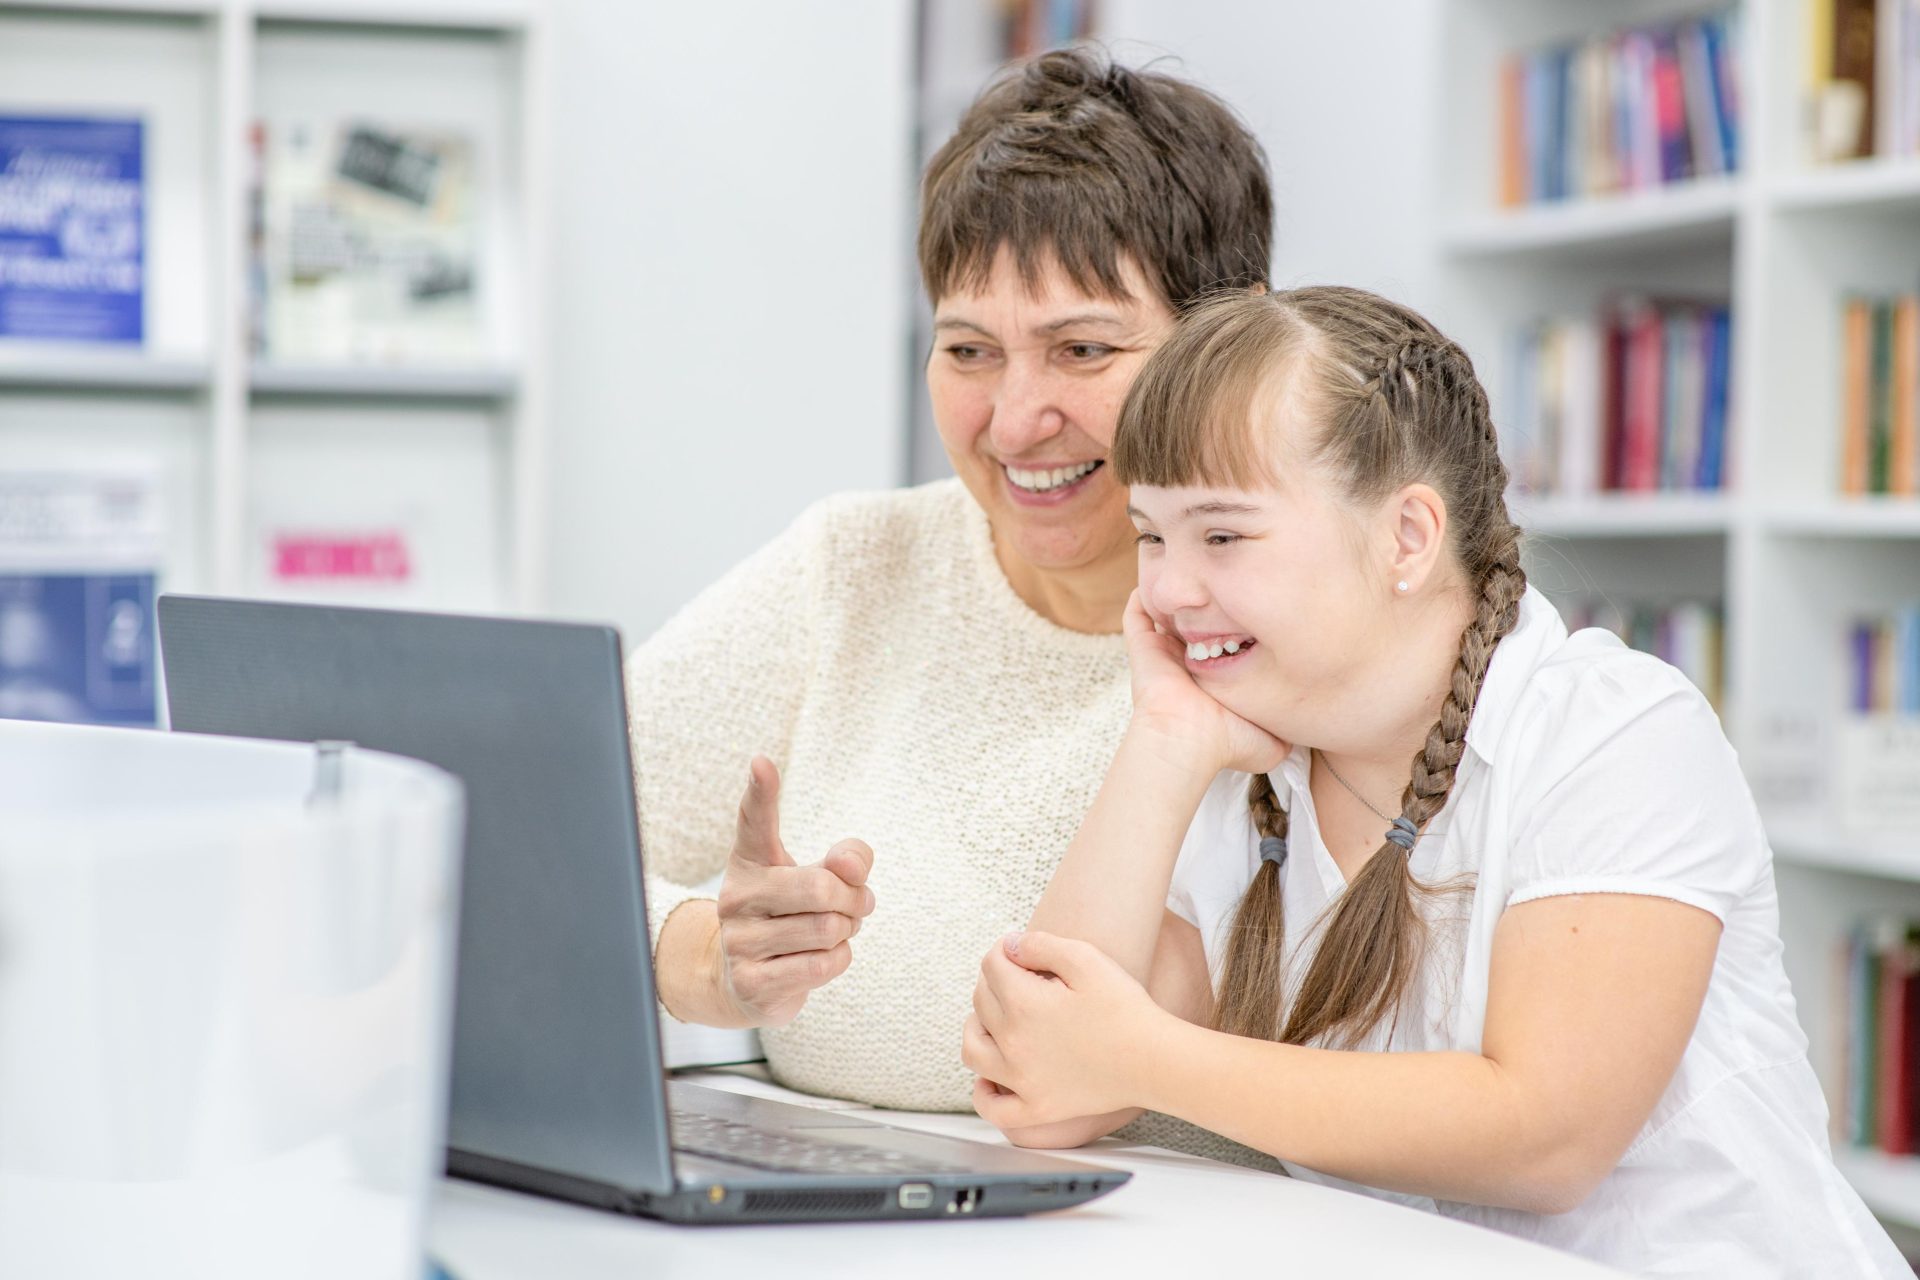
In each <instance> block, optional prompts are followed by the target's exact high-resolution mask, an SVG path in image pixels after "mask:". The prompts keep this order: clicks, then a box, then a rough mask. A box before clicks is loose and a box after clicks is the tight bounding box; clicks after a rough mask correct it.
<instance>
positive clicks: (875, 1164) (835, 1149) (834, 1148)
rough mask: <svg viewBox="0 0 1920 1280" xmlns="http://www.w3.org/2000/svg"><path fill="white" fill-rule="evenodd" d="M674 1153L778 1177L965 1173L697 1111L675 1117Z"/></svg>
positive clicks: (952, 1167) (917, 1159) (876, 1149)
mask: <svg viewBox="0 0 1920 1280" xmlns="http://www.w3.org/2000/svg"><path fill="white" fill-rule="evenodd" d="M673 1145H674V1148H675V1150H679V1151H689V1152H692V1153H693V1154H695V1155H701V1156H712V1157H713V1158H715V1159H717V1160H731V1161H732V1162H733V1163H735V1164H744V1165H747V1166H749V1167H750V1168H754V1169H771V1170H773V1171H775V1172H778V1173H853V1174H880V1175H883V1176H884V1175H888V1174H899V1175H903V1176H904V1175H907V1174H938V1173H965V1172H966V1170H965V1169H963V1168H961V1167H960V1166H958V1165H948V1164H941V1163H939V1162H938V1161H933V1160H928V1159H926V1158H925V1157H920V1156H908V1155H903V1154H901V1153H900V1152H898V1151H888V1150H887V1149H885V1148H884V1147H868V1146H860V1145H856V1144H855V1143H851V1142H835V1141H829V1140H824V1139H807V1138H801V1137H796V1136H795V1135H793V1134H791V1133H782V1132H779V1131H777V1130H773V1129H756V1128H754V1127H753V1126H752V1125H745V1124H739V1123H736V1122H734V1121H732V1120H722V1119H720V1118H719V1117H717V1116H710V1115H703V1114H702V1113H700V1112H697V1111H681V1110H679V1109H677V1108H676V1109H675V1110H674V1112H673Z"/></svg>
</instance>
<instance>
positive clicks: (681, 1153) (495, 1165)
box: [159, 595, 1131, 1223]
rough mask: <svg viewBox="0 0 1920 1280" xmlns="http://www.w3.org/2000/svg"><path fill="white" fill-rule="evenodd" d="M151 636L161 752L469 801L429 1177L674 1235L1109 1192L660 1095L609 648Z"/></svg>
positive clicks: (308, 618)
mask: <svg viewBox="0 0 1920 1280" xmlns="http://www.w3.org/2000/svg"><path fill="white" fill-rule="evenodd" d="M159 615H160V649H161V662H162V668H163V672H164V679H165V685H166V691H167V707H168V715H169V723H170V724H171V727H172V728H173V729H175V730H179V731H182V732H188V733H221V734H237V735H241V736H245V737H252V738H278V739H289V740H293V741H300V742H321V741H346V742H351V743H355V744H358V745H360V746H363V747H369V748H375V749H378V750H381V751H390V752H394V753H396V754H399V755H403V756H412V757H415V758H417V759H421V760H425V761H428V762H430V763H432V764H437V765H439V766H441V767H442V768H444V769H447V770H448V771H450V772H452V773H454V774H456V775H457V776H459V777H460V778H461V779H462V780H463V781H464V782H465V783H466V788H467V799H468V810H469V811H468V816H467V851H466V862H465V869H464V873H463V882H462V888H461V901H460V918H459V942H458V968H457V970H456V977H455V998H454V1026H453V1068H452V1081H451V1089H450V1105H449V1114H448V1120H447V1171H448V1173H450V1174H451V1175H453V1176H455V1177H460V1178H466V1179H470V1180H474V1181H479V1182H486V1183H492V1184H495V1185H498V1186H502V1187H509V1188H512V1189H514V1190H517V1191H526V1192H532V1193H535V1194H538V1195H544V1196H551V1197H556V1198H559V1199H563V1200H570V1201H574V1202H576V1203H579V1204H585V1205H593V1206H597V1207H599V1208H603V1209H609V1210H614V1211H616V1212H621V1213H632V1214H640V1215H644V1216H646V1217H651V1218H661V1219H666V1220H668V1221H672V1222H685V1223H725V1222H800V1221H818V1220H835V1221H846V1220H866V1219H894V1218H942V1219H945V1218H962V1217H976V1218H978V1217H1000V1216H1007V1215H1017V1214H1026V1213H1034V1212H1039V1211H1042V1210H1048V1209H1060V1208H1065V1207H1068V1206H1071V1205H1077V1204H1083V1203H1085V1202H1086V1201H1088V1200H1091V1199H1093V1198H1095V1197H1096V1196H1100V1195H1104V1194H1106V1193H1107V1192H1110V1191H1112V1190H1113V1189H1114V1188H1116V1187H1118V1186H1120V1185H1121V1184H1122V1183H1124V1182H1126V1181H1127V1180H1128V1178H1129V1177H1131V1175H1130V1174H1128V1173H1126V1172H1124V1171H1118V1170H1112V1169H1102V1168H1097V1167H1094V1166H1091V1165H1086V1164H1081V1163H1079V1162H1076V1161H1070V1160H1062V1159H1059V1158H1057V1157H1053V1156H1047V1155H1040V1154H1036V1153H1033V1152H1028V1151H1023V1150H1019V1149H1017V1148H1012V1147H1003V1146H993V1145H988V1144H985V1143H978V1142H969V1141H966V1140H963V1139H958V1138H947V1137H939V1136H934V1135H929V1134H922V1133H916V1132H913V1131H911V1130H906V1129H901V1128H898V1127H895V1126H890V1125H885V1124H881V1123H877V1122H875V1121H871V1120H867V1119H863V1118H861V1117H858V1116H850V1115H846V1114H843V1113H838V1112H832V1111H818V1110H814V1109H811V1108H807V1107H800V1106H793V1105H789V1104H786V1103H778V1102H773V1101H769V1100H766V1099H762V1098H753V1097H747V1096H743V1095H740V1094H735V1093H731V1092H728V1091H725V1090H720V1089H712V1088H707V1087H703V1086H700V1085H696V1084H692V1083H689V1082H685V1081H673V1080H669V1079H667V1076H666V1072H665V1070H664V1069H663V1066H662V1063H661V1056H660V1025H659V1016H658V1013H657V1010H656V1006H655V996H654V982H653V971H652V956H651V948H650V946H649V943H648V938H647V924H646V921H647V915H646V905H645V902H644V899H643V893H644V889H643V881H642V876H641V870H640V868H641V854H642V851H641V848H640V830H639V820H638V815H637V813H636V810H635V803H634V791H633V769H632V762H631V756H630V747H629V741H628V736H627V732H628V730H627V710H626V687H625V680H624V679H623V677H622V673H621V652H622V651H621V642H620V636H619V634H618V632H616V631H615V630H614V629H613V628H611V627H602V626H580V625H573V624H566V623H554V622H535V621H524V620H519V619H508V618H490V617H462V616H452V615H445V614H426V613H409V612H400V611H394V610H380V609H354V608H342V607H333V606H323V605H302V604H282V603H273V602H266V601H254V600H226V599H212V598H204V597H199V598H196V597H190V596H179V595H166V596H162V597H161V598H160V601H159ZM954 1036H955V1041H956V1048H955V1052H958V1047H957V1044H958V1038H959V1029H958V1028H955V1032H954Z"/></svg>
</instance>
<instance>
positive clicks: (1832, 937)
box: [1438, 0, 1920, 1228]
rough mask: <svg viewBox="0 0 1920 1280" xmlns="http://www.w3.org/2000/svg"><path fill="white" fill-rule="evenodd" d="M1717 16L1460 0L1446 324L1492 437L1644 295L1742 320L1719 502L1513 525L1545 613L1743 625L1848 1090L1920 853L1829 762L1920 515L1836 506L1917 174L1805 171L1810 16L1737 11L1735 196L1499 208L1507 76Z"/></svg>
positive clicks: (1756, 781)
mask: <svg viewBox="0 0 1920 1280" xmlns="http://www.w3.org/2000/svg"><path fill="white" fill-rule="evenodd" d="M1724 7H1727V6H1724V5H1715V4H1712V3H1710V2H1709V3H1702V0H1610V2H1609V3H1604V4H1590V5H1543V4H1538V3H1531V2H1529V0H1447V13H1446V15H1445V28H1446V31H1447V40H1446V44H1445V47H1444V49H1442V50H1441V51H1440V54H1439V56H1440V57H1441V65H1440V70H1439V83H1440V86H1441V90H1442V95H1443V97H1444V99H1445V101H1446V104H1447V106H1446V112H1445V116H1444V119H1443V125H1442V129H1443V135H1444V143H1445V145H1444V146H1443V147H1442V152H1443V154H1444V155H1445V156H1446V160H1447V163H1446V166H1445V169H1444V175H1443V179H1442V189H1443V198H1444V201H1445V206H1444V209H1443V211H1442V216H1441V218H1440V219H1439V221H1438V225H1439V227H1440V228H1441V230H1440V232H1439V234H1438V239H1439V248H1440V251H1441V255H1442V258H1443V263H1444V265H1443V268H1442V288H1441V291H1440V297H1441V298H1442V299H1443V304H1444V305H1443V309H1442V314H1441V315H1440V316H1439V317H1438V318H1439V319H1440V321H1441V323H1442V324H1443V325H1444V326H1446V327H1448V328H1450V330H1451V331H1453V332H1456V333H1457V334H1458V335H1459V336H1460V337H1461V338H1462V339H1463V340H1465V341H1466V343H1467V345H1468V348H1469V350H1471V351H1473V352H1474V354H1475V359H1476V363H1477V364H1478V365H1479V366H1480V367H1481V370H1482V373H1483V376H1484V379H1485V381H1486V382H1487V385H1488V389H1489V393H1490V395H1491V396H1492V398H1493V402H1494V411H1495V417H1496V420H1499V419H1500V413H1501V402H1502V399H1503V395H1504V393H1505V392H1506V390H1507V388H1508V386H1509V385H1510V373H1511V371H1510V369H1509V367H1508V364H1507V360H1508V358H1509V357H1508V350H1509V343H1508V339H1509V337H1510V335H1511V334H1512V333H1513V332H1515V331H1516V330H1517V329H1518V327H1519V326H1520V325H1522V324H1523V323H1525V322H1527V321H1529V320H1533V319H1536V318H1539V317H1543V316H1576V315H1591V314H1593V312H1594V310H1595V308H1596V307H1597V305H1598V304H1599V303H1600V302H1601V300H1602V299H1603V298H1605V297H1607V296H1608V295H1610V294H1614V293H1619V292H1626V291H1635V292H1644V293H1650V294H1654V295H1668V296H1672V295H1676V294H1679V295H1690V296H1714V297H1722V298H1726V299H1729V300H1730V302H1731V306H1732V309H1733V315H1734V321H1733V324H1734V342H1735V348H1734V368H1733V395H1732V399H1733V414H1732V429H1731V435H1730V440H1729V460H1730V475H1731V485H1730V487H1729V488H1728V490H1727V491H1726V492H1725V493H1722V494H1659V495H1652V496H1645V497H1642V496H1626V495H1614V494H1602V495H1598V496H1594V497H1586V498H1551V497H1535V496H1529V495H1518V496H1516V498H1515V500H1514V508H1515V511H1516V515H1517V516H1518V518H1519V519H1520V520H1521V522H1522V524H1523V525H1526V526H1528V527H1529V530H1530V532H1531V533H1532V535H1533V537H1532V538H1531V539H1530V541H1531V546H1530V550H1529V555H1530V561H1531V563H1530V572H1531V573H1532V575H1533V576H1534V578H1535V580H1536V581H1537V582H1539V584H1540V585H1541V586H1542V588H1543V589H1545V590H1547V591H1548V592H1549V593H1550V594H1552V593H1554V592H1555V591H1560V592H1564V593H1567V594H1570V595H1588V594H1593V593H1595V592H1599V593H1602V594H1605V595H1609V596H1613V597H1616V598H1618V599H1619V600H1621V601H1623V602H1640V601H1646V602H1650V603H1660V602H1664V601H1667V600H1670V599H1684V598H1699V599H1717V600H1720V601H1722V602H1724V608H1725V616H1726V643H1727V654H1726V669H1727V688H1726V697H1725V705H1724V706H1723V707H1722V716H1723V719H1724V721H1725V722H1726V724H1727V726H1728V730H1729V733H1730V734H1731V735H1732V737H1733V739H1734V742H1735V743H1736V745H1738V746H1739V747H1740V749H1741V754H1742V761H1743V764H1744V765H1745V768H1746V771H1747V774H1748V778H1749V781H1750V782H1751V783H1752V785H1753V788H1754V792H1755V795H1756V797H1757V799H1758V800H1759V802H1760V804H1761V807H1762V810H1763V812H1764V813H1765V814H1766V816H1767V821H1768V829H1769V833H1770V837H1771V840H1772V843H1773V847H1774V853H1775V874H1776V877H1777V879H1778V882H1779V887H1780V901H1781V929H1782V933H1783V935H1784V937H1785V939H1786V945H1787V963H1788V969H1789V973H1790V976H1791V977H1792V980H1793V984H1794V992H1795V996H1796V999H1797V1000H1798V1003H1799V1007H1800V1011H1801V1017H1802V1023H1803V1025H1804V1026H1805V1028H1806V1029H1807V1032H1808V1035H1809V1037H1810V1038H1811V1040H1812V1042H1813V1052H1814V1064H1815V1066H1816V1068H1817V1069H1818V1070H1819V1071H1820V1074H1821V1076H1822V1078H1823V1080H1826V1081H1828V1082H1829V1086H1830V1087H1831V1082H1832V1081H1834V1080H1835V1079H1836V1078H1837V1070H1838V1063H1837V1062H1836V1061H1835V1049H1836V1047H1837V1046H1836V1044H1835V1039H1836V1037H1835V1032H1834V1023H1835V1019H1836V1018H1837V1017H1838V1012H1837V1010H1836V1009H1835V1007H1834V990H1833V984H1834V977H1833V970H1834V966H1835V963H1836V961H1835V948H1836V947H1837V945H1838V943H1839V940H1840V938H1841V937H1842V935H1843V934H1844V932H1845V930H1846V929H1847V928H1848V927H1849V925H1851V924H1852V923H1854V922H1855V921H1856V920H1858V919H1860V918H1861V917H1863V916H1867V915H1872V914H1878V913H1899V914H1910V915H1913V916H1915V917H1916V918H1920V832H1914V831H1884V830H1881V831H1848V830H1844V829H1842V828H1841V827H1840V826H1839V825H1838V824H1837V823H1836V822H1835V821H1834V820H1833V818H1832V815H1831V812H1830V809H1829V807H1828V805H1827V803H1826V801H1825V800H1824V798H1823V790H1824V788H1825V786H1826V783H1827V779H1826V778H1825V777H1824V776H1823V772H1824V765H1823V761H1824V758H1825V757H1824V755H1823V752H1822V748H1821V742H1822V740H1823V738H1824V737H1825V734H1826V732H1827V731H1828V730H1830V729H1831V727H1832V726H1833V724H1834V722H1835V721H1836V720H1837V719H1838V718H1839V716H1840V715H1841V714H1842V713H1843V709H1844V707H1845V705H1846V704H1845V696H1846V694H1845V683H1844V682H1845V650H1844V638H1845V627H1846V625H1847V623H1848V621H1849V620H1850V619H1852V618H1853V617H1855V616H1857V615H1862V614H1870V613H1877V612H1881V611H1884V610H1887V609H1890V608H1892V607H1895V606H1896V605H1898V604H1900V603H1904V602H1911V601H1913V600H1915V599H1920V502H1915V501H1912V500H1900V499H1889V498H1876V499H1862V500H1849V499H1843V498H1842V497H1840V496H1839V482H1838V474H1839V459H1840V451H1841V450H1840V433H1839V425H1838V420H1839V407H1840V402H1841V400H1840V364H1839V362H1840V350H1839V328H1840V323H1839V314H1840V299H1841V295H1842V294H1843V293H1844V292H1847V291H1851V290H1860V291H1891V290H1899V289H1912V288H1914V287H1915V286H1916V284H1920V160H1912V159H1904V160H1872V161H1862V162H1857V163H1853V164H1849V165H1845V166H1837V167H1828V168H1814V167H1812V166H1811V165H1810V163H1809V161H1808V159H1807V157H1806V155H1805V152H1804V150H1803V149H1802V145H1801V142H1800V137H1799V133H1798V119H1797V113H1798V110H1799V94H1800V79H1799V77H1800V75H1801V73H1802V68H1803V66H1804V63H1805V59H1804V57H1803V56H1802V49H1801V41H1802V40H1803V39H1804V36H1805V31H1806V27H1807V22H1806V16H1805V12H1804V9H1803V6H1802V0H1742V2H1741V3H1740V4H1739V5H1738V7H1739V9H1740V11H1741V21H1742V24H1743V27H1744V31H1743V38H1744V41H1745V45H1744V54H1745V63H1744V66H1743V69H1742V83H1741V95H1742V103H1743V109H1744V110H1745V112H1746V119H1745V121H1744V123H1743V131H1742V146H1743V149H1744V155H1743V157H1742V165H1743V171H1742V172H1741V173H1740V174H1739V175H1737V176H1735V177H1731V178H1722V179H1715V180H1711V181H1702V182H1693V183H1686V184H1681V185H1676V186H1673V187H1670V188H1667V189H1663V190H1656V191H1652V192H1647V193H1644V194H1638V195H1634V196H1628V197H1620V198H1615V199H1607V200H1582V201H1572V202H1567V203H1564V204H1559V205H1554V206H1546V207H1536V208H1524V209H1518V210H1499V209H1496V208H1495V199H1494V195H1495V191H1496V163H1497V157H1498V150H1497V142H1498V138H1497V126H1496V120H1497V115H1496V106H1497V104H1496V100H1495V93H1496V91H1497V85H1498V76H1497V71H1498V67H1499V59H1500V57H1501V56H1502V55H1503V54H1505V53H1507V52H1509V51H1514V50H1530V49H1535V48H1539V47H1542V46H1545V45H1548V44H1552V43H1555V42H1558V41H1562V40H1567V39H1574V38H1579V37H1583V36H1587V35H1595V34H1602V33H1605V32H1607V31H1610V30H1612V29H1615V28H1618V27H1622V26H1628V25H1634V24H1640V23H1646V22H1653V21H1660V20H1664V19H1667V18H1679V17H1688V16H1694V15H1698V14H1700V13H1703V12H1709V11H1713V10H1715V9H1718V8H1724ZM1836 1154H1837V1157H1838V1159H1839V1161H1840V1164H1841V1167H1842V1169H1843V1170H1845V1172H1846V1174H1847V1176H1848V1177H1849V1178H1850V1179H1852V1180H1853V1182H1854V1184H1855V1185H1856V1186H1857V1187H1859V1189H1860V1191H1861V1194H1862V1196H1863V1197H1864V1198H1865V1199H1866V1200H1867V1202H1868V1203H1869V1204H1870V1205H1871V1206H1872V1207H1873V1209H1874V1211H1875V1212H1876V1213H1877V1214H1879V1215H1880V1216H1881V1217H1882V1218H1883V1219H1884V1220H1886V1221H1888V1222H1889V1223H1895V1224H1898V1225H1900V1226H1902V1227H1909V1228H1912V1227H1920V1160H1915V1159H1908V1158H1891V1157H1887V1156H1883V1155H1880V1154H1878V1153H1877V1152H1868V1151H1857V1150H1852V1149H1847V1148H1839V1149H1838V1150H1837V1153H1836Z"/></svg>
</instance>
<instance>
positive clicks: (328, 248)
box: [255, 121, 487, 365]
mask: <svg viewBox="0 0 1920 1280" xmlns="http://www.w3.org/2000/svg"><path fill="white" fill-rule="evenodd" d="M256 139H257V140H256V146H257V148H258V149H259V150H260V151H261V153H262V159H261V160H260V162H259V168H260V170H261V175H262V176H261V194H260V197H259V203H260V207H261V215H260V217H261V223H262V230H261V233H260V235H259V237H258V240H259V249H258V252H259V255H260V258H261V263H260V266H259V267H258V268H257V271H256V275H257V278H258V281H259V283H258V284H257V286H256V289H257V292H259V293H260V294H261V295H262V297H261V300H260V302H259V304H258V305H259V307H260V310H261V312H262V318H261V319H260V321H259V322H258V323H257V325H256V327H255V333H256V339H255V340H256V344H257V345H256V352H255V354H256V355H258V356H260V357H261V358H263V359H266V360H272V361H277V362H282V363H318V364H377V365H409V364H412V365H421V364H439V365H446V364H461V363H465V364H471V363H474V362H477V361H479V360H481V359H483V358H484V357H485V356H486V354H487V352H486V335H485V333H484V330H483V325H482V321H481V308H480V305H479V297H480V287H481V281H480V261H481V255H480V249H481V240H480V237H481V230H480V225H479V213H478V210H477V208H476V207H475V206H476V199H475V192H474V173H475V166H476V164H477V158H476V156H475V155H474V147H473V144H472V142H471V140H470V139H469V138H467V137H466V136H464V135H461V134H457V133H452V132H445V131H439V130H430V129H414V128H404V127H397V126H393V125H389V124H383V123H376V122H371V121H345V122H340V123H337V124H331V125H328V124H311V123H294V124H285V125H278V126H276V125H262V126H259V128H258V130H257V135H256Z"/></svg>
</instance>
